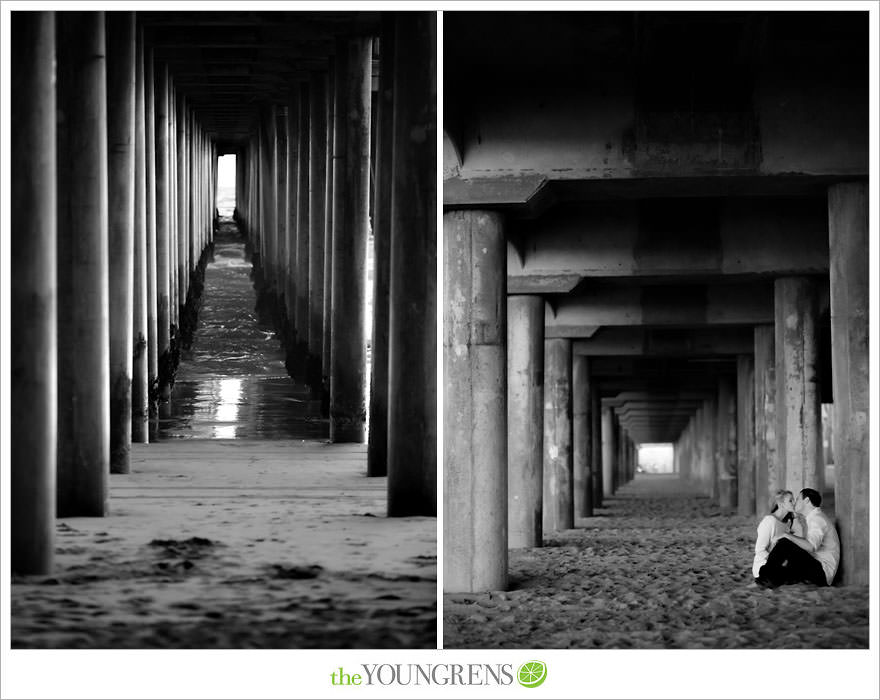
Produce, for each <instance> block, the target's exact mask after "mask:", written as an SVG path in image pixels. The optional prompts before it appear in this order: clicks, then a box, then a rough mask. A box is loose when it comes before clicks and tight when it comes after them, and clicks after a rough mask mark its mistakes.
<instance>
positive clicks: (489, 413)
mask: <svg viewBox="0 0 880 700" xmlns="http://www.w3.org/2000/svg"><path fill="white" fill-rule="evenodd" d="M444 221H445V231H444V241H445V242H444V246H445V247H444V256H445V258H444V259H445V264H444V271H445V277H444V294H445V299H444V329H445V330H444V362H445V366H444V377H445V388H444V405H445V415H444V431H445V435H446V436H447V437H446V439H445V440H444V443H445V457H444V459H445V464H446V478H445V492H444V522H445V523H446V536H445V552H444V570H445V574H444V576H445V580H446V586H447V589H448V590H459V591H460V590H485V589H498V588H504V587H505V586H506V585H507V549H508V548H516V547H536V546H541V544H542V543H543V540H544V536H545V534H547V533H551V532H556V531H560V530H565V529H570V528H572V527H574V524H575V520H576V518H579V517H589V516H591V515H592V514H593V511H594V508H596V507H599V506H601V505H602V503H603V497H605V496H610V495H611V494H612V493H613V492H614V491H615V490H616V489H617V488H619V487H620V486H622V485H623V484H625V483H626V482H628V481H629V480H631V479H632V478H633V476H634V474H635V466H636V461H637V458H636V445H635V443H634V441H633V440H632V439H631V438H630V437H629V435H628V434H627V431H626V430H625V429H622V428H621V426H620V423H619V421H618V420H617V418H616V416H615V415H614V413H613V411H612V410H611V409H610V408H601V406H602V404H601V398H600V395H599V392H598V390H597V388H596V386H595V385H594V383H593V382H592V380H591V376H590V370H589V358H587V357H584V356H580V355H575V354H573V352H572V341H571V340H570V339H567V338H545V337H544V313H545V301H544V299H543V298H542V297H540V296H537V295H511V296H508V295H507V293H506V276H505V274H504V270H505V263H504V261H505V257H506V241H505V238H504V233H503V219H502V217H501V216H500V215H499V214H498V213H496V212H490V211H454V212H450V213H448V214H446V216H445V219H444ZM600 411H601V416H600Z"/></svg>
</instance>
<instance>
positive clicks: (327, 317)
mask: <svg viewBox="0 0 880 700" xmlns="http://www.w3.org/2000/svg"><path fill="white" fill-rule="evenodd" d="M327 63H328V67H327V87H328V91H327V173H326V180H325V183H324V184H325V188H324V199H325V208H324V338H323V340H322V343H321V376H322V384H323V390H322V395H325V394H327V395H329V390H330V346H331V339H332V332H333V323H332V322H331V318H332V314H331V307H332V302H333V206H334V205H333V186H334V183H335V182H336V179H335V178H336V161H335V160H334V158H333V154H334V153H335V152H336V150H335V149H336V104H337V101H338V99H339V90H340V85H339V82H338V81H337V80H336V59H335V57H333V56H331V57H330V58H329V59H328V60H327Z"/></svg>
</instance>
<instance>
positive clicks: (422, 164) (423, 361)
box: [386, 12, 437, 516]
mask: <svg viewBox="0 0 880 700" xmlns="http://www.w3.org/2000/svg"><path fill="white" fill-rule="evenodd" d="M397 22H398V26H399V29H400V31H399V32H398V33H397V38H396V51H395V55H396V57H397V59H396V61H395V64H394V96H395V99H394V151H393V152H394V164H393V168H394V177H393V190H392V198H391V199H392V207H391V250H390V252H391V261H390V268H391V276H390V287H389V290H390V291H389V295H390V308H389V319H388V324H389V325H388V356H389V366H388V515H390V516H408V515H427V516H434V515H436V514H437V322H436V318H437V145H436V144H437V107H436V105H437V71H436V70H435V68H436V58H437V51H436V44H437V32H436V13H434V12H404V13H399V14H398V16H397ZM388 165H391V164H390V163H389V164H388ZM386 167H388V166H386Z"/></svg>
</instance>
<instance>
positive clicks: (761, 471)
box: [755, 326, 782, 515]
mask: <svg viewBox="0 0 880 700" xmlns="http://www.w3.org/2000/svg"><path fill="white" fill-rule="evenodd" d="M775 347H776V340H775V333H774V328H773V326H755V512H756V513H757V514H759V515H760V514H763V513H767V512H769V505H768V504H769V503H770V497H771V496H772V495H773V493H775V491H776V490H777V489H778V488H781V485H782V478H781V475H780V473H779V467H778V462H777V456H776V350H775Z"/></svg>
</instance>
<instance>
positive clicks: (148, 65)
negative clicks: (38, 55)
mask: <svg viewBox="0 0 880 700" xmlns="http://www.w3.org/2000/svg"><path fill="white" fill-rule="evenodd" d="M153 63H154V62H153V51H152V49H147V48H146V47H145V49H144V136H145V146H146V152H145V154H144V157H145V160H146V166H145V167H146V216H147V222H146V224H147V355H148V359H147V362H148V363H149V369H148V374H149V386H150V392H151V399H150V410H151V411H152V410H153V408H154V404H153V401H152V392H153V391H154V389H155V388H156V387H158V384H159V337H158V334H159V329H158V325H157V322H158V311H157V303H158V300H157V294H158V281H157V272H156V270H157V268H156V265H157V262H158V250H157V246H156V196H157V190H156V187H157V184H156V160H157V156H156V111H155V105H156V102H155V94H156V80H155V74H154V70H153Z"/></svg>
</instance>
